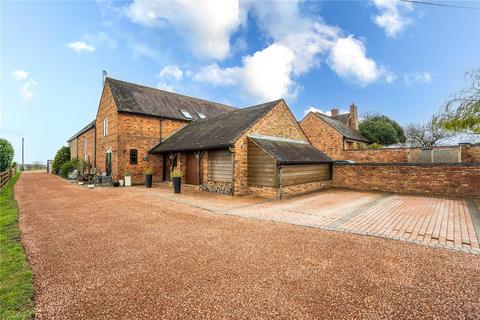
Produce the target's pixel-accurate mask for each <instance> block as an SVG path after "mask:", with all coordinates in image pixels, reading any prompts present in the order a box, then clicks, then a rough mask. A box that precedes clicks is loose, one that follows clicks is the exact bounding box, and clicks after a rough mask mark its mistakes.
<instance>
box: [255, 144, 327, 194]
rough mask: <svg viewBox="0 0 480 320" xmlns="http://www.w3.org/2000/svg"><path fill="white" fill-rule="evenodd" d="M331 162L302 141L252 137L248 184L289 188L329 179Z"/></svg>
mask: <svg viewBox="0 0 480 320" xmlns="http://www.w3.org/2000/svg"><path fill="white" fill-rule="evenodd" d="M331 162H332V161H331V159H330V158H329V157H328V156H327V155H325V154H324V153H323V152H321V151H319V150H317V149H315V148H313V147H312V146H311V145H310V144H309V143H307V142H305V141H298V140H291V139H284V138H279V137H267V136H259V135H252V136H250V137H249V142H248V185H249V186H262V187H277V186H279V184H280V183H281V185H282V186H291V185H298V184H302V183H309V182H315V181H323V180H329V179H330V178H331ZM279 170H281V174H280V171H279Z"/></svg>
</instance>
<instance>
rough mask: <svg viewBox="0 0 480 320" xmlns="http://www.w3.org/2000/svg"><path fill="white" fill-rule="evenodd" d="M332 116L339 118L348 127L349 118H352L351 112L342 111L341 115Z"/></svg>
mask: <svg viewBox="0 0 480 320" xmlns="http://www.w3.org/2000/svg"><path fill="white" fill-rule="evenodd" d="M330 118H333V119H335V120H338V121H340V122H341V123H343V124H344V125H346V126H347V127H348V123H349V120H350V113H342V114H339V115H336V116H331V117H330Z"/></svg>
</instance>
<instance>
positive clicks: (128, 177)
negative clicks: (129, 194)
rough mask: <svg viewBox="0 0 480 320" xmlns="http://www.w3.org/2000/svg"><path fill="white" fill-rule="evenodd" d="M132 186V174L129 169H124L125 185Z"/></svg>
mask: <svg viewBox="0 0 480 320" xmlns="http://www.w3.org/2000/svg"><path fill="white" fill-rule="evenodd" d="M131 186H132V175H131V173H130V171H125V187H131Z"/></svg>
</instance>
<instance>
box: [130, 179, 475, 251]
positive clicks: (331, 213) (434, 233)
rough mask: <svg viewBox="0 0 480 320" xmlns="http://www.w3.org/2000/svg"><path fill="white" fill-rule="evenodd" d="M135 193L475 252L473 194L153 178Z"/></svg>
mask: <svg viewBox="0 0 480 320" xmlns="http://www.w3.org/2000/svg"><path fill="white" fill-rule="evenodd" d="M133 190H134V191H135V193H136V194H138V195H139V196H142V197H143V196H148V197H152V198H162V199H165V200H172V201H178V202H181V203H184V204H187V205H191V206H195V207H198V208H203V209H207V210H209V211H212V212H216V213H220V214H229V215H235V216H241V217H246V218H252V219H260V220H270V221H277V222H284V223H290V224H295V225H302V226H308V227H315V228H322V229H328V230H335V231H342V232H350V233H356V234H363V235H371V236H378V237H384V238H389V239H395V240H402V241H409V242H414V243H418V244H425V245H430V246H434V247H441V248H448V249H453V250H461V251H466V252H471V253H479V254H480V248H479V236H480V215H479V211H478V205H477V204H476V202H475V200H473V199H462V198H445V197H429V196H424V195H401V194H390V193H379V192H360V191H351V190H340V189H332V190H326V191H321V192H316V193H311V194H308V195H304V196H301V197H294V198H290V199H283V200H265V199H263V200H262V199H260V198H254V197H236V198H234V201H230V200H231V199H229V197H226V196H222V195H217V194H214V193H205V192H199V191H197V190H194V189H192V188H191V187H186V188H184V192H183V193H182V194H181V195H175V194H172V192H171V190H170V187H168V186H167V185H165V184H157V185H156V187H155V188H154V189H153V191H152V192H149V193H148V195H144V193H145V192H144V191H145V190H144V188H143V187H140V186H137V187H134V188H132V191H133Z"/></svg>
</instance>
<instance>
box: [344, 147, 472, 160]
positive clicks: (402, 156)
mask: <svg viewBox="0 0 480 320" xmlns="http://www.w3.org/2000/svg"><path fill="white" fill-rule="evenodd" d="M459 148H460V154H461V162H480V145H461V146H441V147H434V148H433V150H434V152H436V153H435V154H436V155H437V154H439V153H440V152H441V151H443V152H448V151H449V152H450V153H452V154H456V153H457V152H458V151H459ZM421 151H422V150H421V149H420V148H383V149H366V150H362V149H357V150H343V156H342V159H344V160H353V161H355V162H359V163H391V162H393V163H405V162H409V161H411V162H414V161H412V159H418V155H417V154H418V153H419V152H421ZM409 153H410V158H409ZM436 158H437V159H438V157H436ZM449 158H451V157H449ZM440 159H441V158H440Z"/></svg>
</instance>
